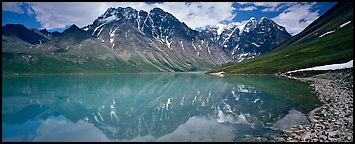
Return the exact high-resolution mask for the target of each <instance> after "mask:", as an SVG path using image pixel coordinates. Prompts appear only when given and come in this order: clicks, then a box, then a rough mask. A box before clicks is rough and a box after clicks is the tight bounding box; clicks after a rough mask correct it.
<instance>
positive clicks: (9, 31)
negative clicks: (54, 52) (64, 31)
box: [2, 24, 48, 44]
mask: <svg viewBox="0 0 355 144" xmlns="http://www.w3.org/2000/svg"><path fill="white" fill-rule="evenodd" d="M2 34H3V35H5V36H14V37H17V38H19V39H21V40H22V41H25V42H28V43H30V44H42V43H45V42H47V41H48V39H47V38H46V37H44V36H42V35H40V34H38V33H36V32H34V31H31V30H29V29H28V28H26V27H25V26H23V25H21V24H7V25H5V26H3V27H2Z"/></svg>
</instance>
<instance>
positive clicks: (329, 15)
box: [208, 2, 353, 73]
mask: <svg viewBox="0 0 355 144" xmlns="http://www.w3.org/2000/svg"><path fill="white" fill-rule="evenodd" d="M352 16H353V6H352V3H345V2H339V3H338V4H336V5H335V6H334V7H332V8H331V9H330V10H329V11H328V12H326V13H325V14H323V15H322V16H320V17H319V18H318V19H317V20H316V21H314V22H313V23H311V24H310V25H309V26H308V27H307V28H306V29H305V30H303V31H302V32H301V33H299V34H297V35H296V36H294V37H292V38H291V39H289V40H287V41H285V42H284V43H282V44H280V45H279V46H277V47H276V48H275V49H274V50H272V51H270V52H268V53H267V54H264V55H262V56H259V57H257V58H254V59H251V60H247V61H243V62H241V63H237V64H232V63H229V64H225V65H222V66H221V67H219V68H217V69H214V70H211V71H209V72H208V73H212V72H222V71H223V72H225V73H278V72H286V71H290V70H295V69H301V68H307V67H313V66H319V65H326V64H333V63H343V62H348V61H349V60H352V59H353V17H352Z"/></svg>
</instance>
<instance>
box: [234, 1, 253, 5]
mask: <svg viewBox="0 0 355 144" xmlns="http://www.w3.org/2000/svg"><path fill="white" fill-rule="evenodd" d="M237 3H238V4H241V5H245V4H250V3H251V2H237Z"/></svg>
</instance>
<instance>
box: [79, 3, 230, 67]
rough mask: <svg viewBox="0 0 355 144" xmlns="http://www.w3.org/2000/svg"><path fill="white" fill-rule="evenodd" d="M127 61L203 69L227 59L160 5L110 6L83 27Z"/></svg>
mask: <svg viewBox="0 0 355 144" xmlns="http://www.w3.org/2000/svg"><path fill="white" fill-rule="evenodd" d="M83 29H84V30H86V31H87V32H88V33H90V34H92V35H93V36H95V37H97V38H98V39H100V40H101V41H102V42H104V43H106V44H107V45H109V46H110V47H111V48H112V49H113V50H114V51H115V52H116V53H117V55H121V56H122V57H124V58H125V59H126V60H127V61H131V62H132V63H140V62H141V61H143V62H147V64H150V65H153V66H155V67H156V68H157V69H159V70H160V71H190V70H206V68H207V67H211V66H213V65H219V64H223V63H226V62H229V61H231V59H230V58H229V57H228V56H227V55H226V54H225V53H224V52H223V51H222V50H220V49H218V47H213V46H212V45H209V44H208V43H204V41H203V39H202V38H200V37H199V36H198V32H197V31H195V30H192V29H190V28H189V27H188V26H187V25H186V24H184V23H181V22H179V21H178V20H177V19H176V18H175V17H174V16H173V15H171V14H170V13H167V12H164V11H163V10H161V9H160V8H154V9H153V10H151V11H149V12H145V11H137V10H135V9H132V8H130V7H127V8H117V9H115V8H110V9H108V10H107V11H106V12H105V13H104V14H103V15H102V16H100V17H99V18H98V19H96V20H95V21H94V22H93V24H91V25H88V26H86V27H84V28H83Z"/></svg>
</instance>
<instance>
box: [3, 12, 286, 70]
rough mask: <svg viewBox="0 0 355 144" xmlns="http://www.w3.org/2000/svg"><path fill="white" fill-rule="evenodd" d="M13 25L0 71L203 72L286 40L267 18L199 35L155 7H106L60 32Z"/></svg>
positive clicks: (7, 33)
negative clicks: (89, 21) (92, 17)
mask: <svg viewBox="0 0 355 144" xmlns="http://www.w3.org/2000/svg"><path fill="white" fill-rule="evenodd" d="M17 27H19V28H12V29H9V28H7V27H3V29H5V30H6V31H5V32H3V43H2V46H3V48H2V55H3V59H2V64H3V73H15V72H16V73H32V72H39V73H41V72H55V73H57V72H128V73H130V72H134V73H138V72H182V71H204V70H209V69H211V68H214V67H217V66H219V65H221V64H224V63H228V62H232V61H234V59H236V60H238V61H239V62H240V61H243V60H245V59H250V58H253V57H255V56H258V55H259V54H261V53H264V52H266V51H269V49H271V47H273V46H275V45H277V44H279V43H281V42H282V41H284V40H286V39H287V38H289V36H290V35H289V34H288V33H287V32H286V30H285V29H284V28H283V27H281V26H279V25H277V24H276V23H274V22H273V21H271V20H268V19H266V18H263V19H261V20H259V21H258V20H256V19H255V18H251V19H250V20H249V21H248V22H246V23H245V26H243V27H240V26H237V25H235V24H233V23H232V24H230V26H228V27H226V26H225V28H224V29H222V30H220V29H215V28H213V27H210V28H207V29H206V30H205V31H202V32H198V31H196V30H192V29H191V28H189V27H188V26H187V25H186V24H185V23H183V22H180V21H179V20H178V19H176V18H175V17H174V16H173V15H171V14H170V13H167V12H165V11H163V10H162V9H160V8H154V9H152V10H150V11H149V12H145V11H142V10H141V11H137V10H135V9H133V8H130V7H126V8H121V7H119V8H109V9H108V10H107V11H106V12H105V13H104V14H102V15H101V16H99V17H98V18H97V19H96V20H95V21H94V22H93V23H92V24H90V25H88V26H85V27H83V28H81V29H80V28H78V27H77V26H75V25H72V26H71V27H69V28H68V29H67V30H65V31H64V32H62V33H58V32H48V31H47V30H45V29H43V30H36V29H27V28H26V27H24V26H21V25H20V26H17ZM21 29H23V30H24V31H25V32H26V33H25V36H26V37H23V36H22V35H21V34H20V33H19V30H21ZM240 30H241V31H240ZM27 33H29V34H31V36H27ZM32 35H33V36H32ZM28 37H29V38H32V39H29V38H28ZM28 39H29V40H28ZM42 39H43V41H42ZM37 41H38V42H37Z"/></svg>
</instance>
